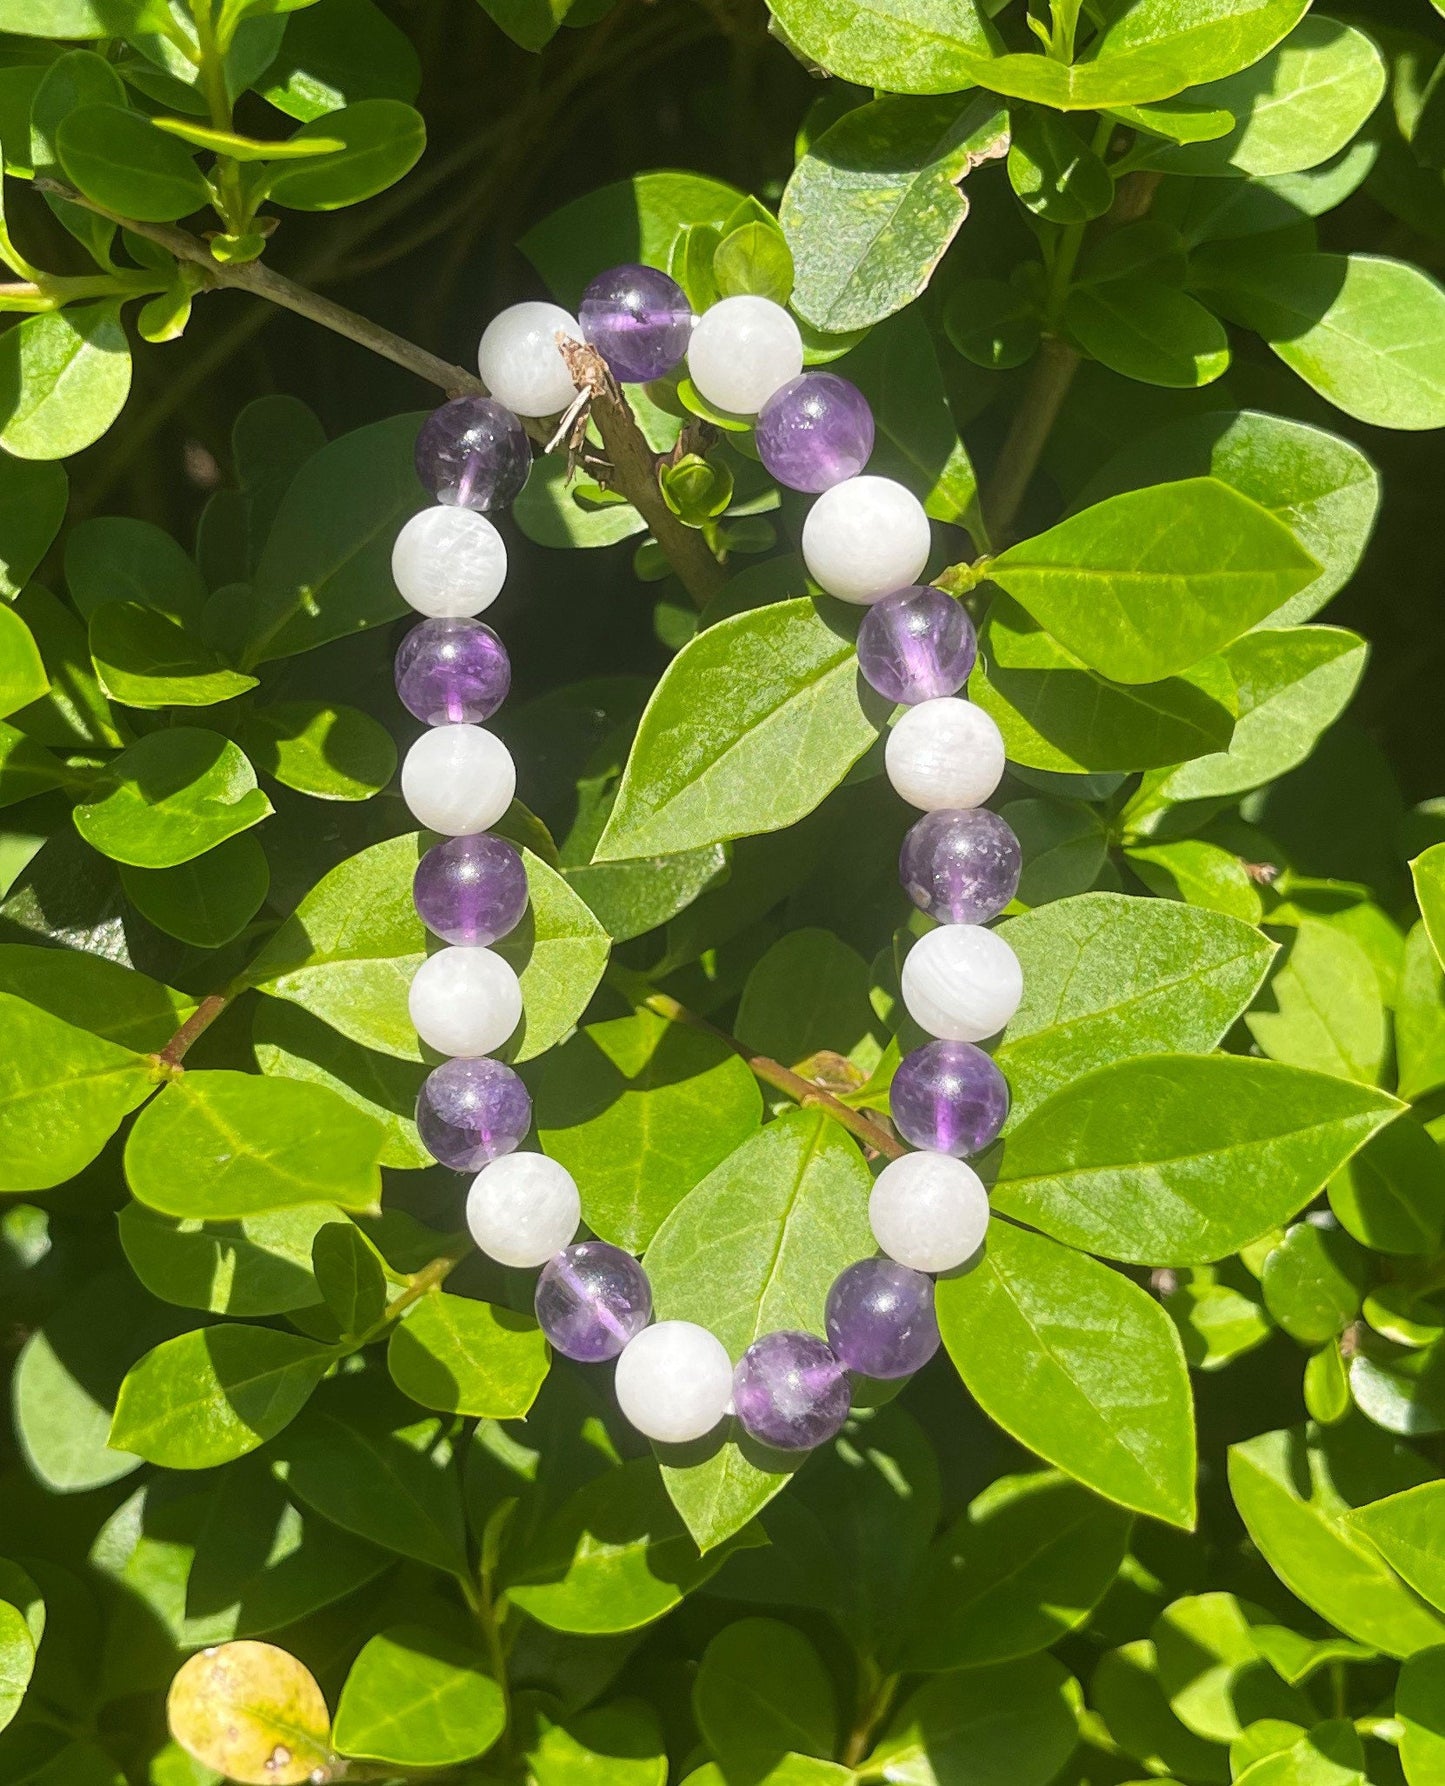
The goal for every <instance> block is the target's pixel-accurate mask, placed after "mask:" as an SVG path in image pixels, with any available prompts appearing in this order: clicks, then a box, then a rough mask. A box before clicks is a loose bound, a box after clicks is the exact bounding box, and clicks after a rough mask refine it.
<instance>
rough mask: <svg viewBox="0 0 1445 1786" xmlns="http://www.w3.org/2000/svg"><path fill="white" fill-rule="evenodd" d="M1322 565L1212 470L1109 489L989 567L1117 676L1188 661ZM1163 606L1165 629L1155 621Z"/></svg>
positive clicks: (1151, 672) (1045, 621)
mask: <svg viewBox="0 0 1445 1786" xmlns="http://www.w3.org/2000/svg"><path fill="white" fill-rule="evenodd" d="M1318 574H1319V566H1318V564H1317V563H1316V562H1315V560H1314V559H1313V558H1311V557H1310V556H1309V554H1308V553H1307V552H1306V551H1305V550H1304V549H1303V548H1302V547H1301V546H1300V545H1299V544H1298V543H1297V542H1296V540H1295V538H1294V536H1293V535H1292V534H1291V533H1290V531H1289V529H1288V528H1287V527H1285V526H1284V525H1283V524H1282V523H1281V522H1280V521H1278V520H1276V519H1275V517H1274V516H1273V515H1271V514H1270V513H1269V512H1268V511H1267V510H1265V509H1262V508H1261V507H1260V506H1259V504H1258V503H1256V502H1252V501H1250V500H1249V498H1247V497H1243V496H1241V495H1240V494H1239V493H1238V491H1236V490H1234V489H1232V488H1231V487H1230V486H1229V485H1228V484H1223V483H1220V482H1219V480H1218V479H1216V478H1188V479H1185V480H1184V481H1183V482H1181V483H1176V484H1156V485H1154V486H1153V487H1152V488H1150V489H1146V490H1137V491H1132V492H1129V493H1126V494H1125V495H1122V496H1115V497H1111V498H1109V499H1107V500H1106V501H1104V502H1101V503H1097V504H1096V505H1095V506H1094V507H1093V508H1091V509H1085V510H1084V511H1083V512H1082V513H1081V514H1077V515H1073V516H1071V517H1070V518H1069V519H1068V520H1065V521H1061V522H1059V523H1058V525H1057V526H1055V527H1052V528H1050V529H1049V531H1048V532H1047V533H1042V534H1039V535H1037V536H1036V537H1035V538H1034V539H1031V540H1025V541H1024V542H1023V543H1022V544H1020V545H1017V546H1011V547H1010V548H1009V549H1008V551H1006V552H1004V553H1003V554H1002V555H1001V556H1000V557H998V558H996V559H994V560H993V561H992V564H991V565H990V568H989V575H990V576H991V577H992V578H993V580H994V581H995V582H997V583H998V584H1000V585H1001V587H1003V588H1004V589H1006V590H1007V591H1008V593H1009V594H1010V595H1011V596H1013V597H1014V599H1015V600H1016V601H1017V602H1019V604H1020V605H1021V606H1022V607H1023V608H1025V609H1026V610H1027V611H1028V612H1029V613H1030V614H1031V615H1032V616H1033V618H1034V619H1035V620H1037V621H1038V622H1039V623H1040V624H1041V625H1042V626H1044V627H1046V628H1047V629H1048V630H1049V631H1050V632H1051V633H1052V634H1053V635H1054V636H1055V637H1056V638H1057V639H1058V640H1059V641H1060V643H1061V644H1063V645H1064V646H1065V647H1067V648H1068V649H1069V650H1070V651H1073V652H1074V653H1075V654H1076V655H1077V656H1079V657H1081V658H1083V660H1084V661H1085V662H1086V663H1088V664H1089V665H1091V667H1092V668H1094V669H1096V670H1099V671H1101V672H1102V673H1103V674H1104V675H1106V676H1111V677H1113V678H1114V679H1115V680H1116V681H1120V682H1153V681H1157V680H1158V679H1159V678H1160V677H1164V676H1170V675H1173V674H1175V673H1176V672H1177V671H1179V670H1184V669H1188V668H1189V666H1190V665H1191V664H1194V663H1197V662H1198V661H1199V660H1200V658H1202V657H1207V656H1209V654H1210V653H1211V652H1213V651H1218V650H1219V649H1220V648H1221V647H1222V646H1224V645H1227V644H1228V643H1229V641H1230V640H1231V639H1233V638H1237V637H1238V636H1239V634H1240V633H1242V632H1245V631H1247V630H1248V628H1249V627H1251V626H1253V625H1255V624H1256V623H1257V622H1258V621H1260V620H1263V619H1264V618H1265V616H1266V615H1268V614H1271V613H1273V612H1274V610H1275V609H1276V608H1278V607H1279V606H1280V605H1281V604H1282V603H1283V602H1284V601H1286V600H1287V599H1288V598H1289V597H1290V596H1291V595H1293V594H1294V593H1295V591H1296V590H1298V589H1301V588H1303V587H1304V585H1305V584H1306V583H1307V582H1310V581H1312V580H1313V579H1314V578H1315V577H1316V576H1317V575H1318ZM1161 606H1167V608H1168V611H1169V614H1170V618H1171V625H1170V627H1169V628H1168V630H1167V631H1161V630H1160V629H1159V628H1158V627H1157V626H1154V625H1152V624H1151V618H1152V616H1153V615H1154V614H1156V613H1157V612H1158V610H1159V609H1160V607H1161Z"/></svg>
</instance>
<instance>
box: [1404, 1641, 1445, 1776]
mask: <svg viewBox="0 0 1445 1786" xmlns="http://www.w3.org/2000/svg"><path fill="white" fill-rule="evenodd" d="M1395 1716H1396V1718H1398V1719H1399V1721H1400V1724H1401V1727H1402V1728H1401V1732H1400V1762H1401V1765H1402V1766H1403V1767H1404V1769H1405V1778H1406V1779H1407V1780H1408V1781H1409V1782H1410V1786H1437V1783H1438V1782H1439V1780H1440V1779H1441V1777H1442V1773H1445V1649H1435V1650H1427V1651H1425V1652H1424V1653H1423V1654H1420V1655H1415V1656H1411V1657H1410V1659H1409V1660H1408V1661H1407V1662H1406V1663H1405V1666H1404V1667H1403V1668H1402V1669H1401V1670H1400V1678H1399V1679H1398V1681H1396V1683H1395Z"/></svg>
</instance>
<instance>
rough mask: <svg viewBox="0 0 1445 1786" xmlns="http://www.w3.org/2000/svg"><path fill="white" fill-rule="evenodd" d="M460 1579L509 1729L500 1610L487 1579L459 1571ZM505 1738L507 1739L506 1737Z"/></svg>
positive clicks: (508, 1690)
mask: <svg viewBox="0 0 1445 1786" xmlns="http://www.w3.org/2000/svg"><path fill="white" fill-rule="evenodd" d="M457 1582H458V1584H459V1585H460V1587H461V1590H462V1598H463V1599H464V1600H465V1601H466V1603H467V1610H468V1611H469V1612H470V1613H471V1615H472V1617H473V1618H474V1619H475V1620H476V1622H477V1628H478V1629H479V1630H480V1632H481V1634H482V1643H483V1646H484V1647H485V1649H486V1652H487V1661H488V1662H489V1663H490V1664H491V1668H492V1678H493V1680H495V1681H496V1683H497V1686H498V1687H499V1688H500V1689H501V1694H502V1710H503V1713H504V1715H505V1717H506V1720H507V1729H508V1732H509V1733H510V1729H511V1723H512V1692H511V1683H510V1681H509V1680H508V1678H507V1650H506V1646H505V1645H504V1644H503V1642H502V1627H501V1623H500V1621H499V1620H498V1618H497V1610H496V1607H495V1605H494V1604H493V1602H492V1596H491V1593H490V1592H489V1590H488V1588H487V1585H486V1584H485V1583H484V1582H478V1581H475V1580H473V1578H472V1576H471V1575H470V1574H459V1575H458V1576H457ZM504 1740H505V1739H504Z"/></svg>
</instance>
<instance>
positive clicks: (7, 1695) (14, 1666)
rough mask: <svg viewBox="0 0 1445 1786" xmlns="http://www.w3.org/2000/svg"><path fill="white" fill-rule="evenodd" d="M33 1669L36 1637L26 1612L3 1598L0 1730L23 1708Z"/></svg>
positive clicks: (0, 1604) (0, 1609)
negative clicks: (29, 1624) (27, 1621)
mask: <svg viewBox="0 0 1445 1786" xmlns="http://www.w3.org/2000/svg"><path fill="white" fill-rule="evenodd" d="M34 1671H35V1639H34V1637H33V1636H32V1635H31V1633H30V1627H29V1626H28V1625H27V1624H26V1622H25V1614H24V1613H23V1612H21V1610H20V1608H19V1607H18V1606H12V1605H11V1604H10V1602H9V1601H8V1600H0V1730H3V1729H4V1728H5V1726H6V1725H7V1724H9V1723H10V1722H11V1720H12V1719H13V1718H14V1716H15V1714H16V1713H17V1712H18V1711H19V1710H20V1707H21V1705H22V1704H23V1703H24V1699H25V1689H26V1688H27V1687H28V1686H29V1685H30V1676H31V1675H32V1674H33V1673H34Z"/></svg>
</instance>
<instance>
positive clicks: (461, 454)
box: [416, 397, 532, 510]
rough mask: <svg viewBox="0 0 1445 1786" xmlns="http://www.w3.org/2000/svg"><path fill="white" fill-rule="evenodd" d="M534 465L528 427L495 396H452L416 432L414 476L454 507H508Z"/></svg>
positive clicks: (515, 497) (514, 499)
mask: <svg viewBox="0 0 1445 1786" xmlns="http://www.w3.org/2000/svg"><path fill="white" fill-rule="evenodd" d="M531 469H532V443H531V441H530V440H528V439H527V430H526V429H525V428H524V427H523V426H522V424H521V423H520V422H519V421H518V420H517V418H516V416H515V415H514V414H513V413H512V411H511V410H510V409H508V408H507V407H506V405H505V404H502V403H498V402H497V401H496V399H495V398H493V397H454V398H453V399H452V401H451V402H450V403H443V404H442V406H441V408H440V409H434V410H433V411H432V412H431V414H430V415H429V416H428V417H427V419H426V420H425V421H424V422H423V423H422V425H421V432H420V433H419V434H418V435H417V437H416V475H417V476H418V477H419V478H420V479H421V481H422V484H423V485H424V487H425V488H426V489H428V490H430V491H431V493H432V495H433V496H435V497H436V499H437V501H438V502H445V503H449V504H450V505H451V506H452V507H454V508H464V509H482V510H486V509H504V508H508V507H509V506H510V505H511V504H512V503H513V502H515V501H516V499H517V498H518V496H520V495H521V493H522V486H523V485H524V484H525V483H526V481H527V473H528V472H529V471H530V470H531Z"/></svg>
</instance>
